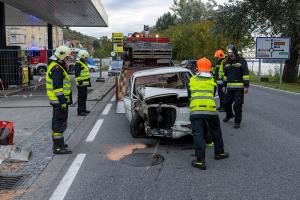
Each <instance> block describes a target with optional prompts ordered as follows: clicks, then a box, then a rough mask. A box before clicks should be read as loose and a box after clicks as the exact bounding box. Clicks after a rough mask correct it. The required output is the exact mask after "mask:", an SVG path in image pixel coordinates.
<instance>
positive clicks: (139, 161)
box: [121, 153, 164, 167]
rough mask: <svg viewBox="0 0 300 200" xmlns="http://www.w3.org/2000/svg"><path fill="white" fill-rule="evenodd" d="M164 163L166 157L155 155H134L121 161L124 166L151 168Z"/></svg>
mask: <svg viewBox="0 0 300 200" xmlns="http://www.w3.org/2000/svg"><path fill="white" fill-rule="evenodd" d="M163 161H164V157H163V156H162V155H160V154H153V153H134V154H131V155H128V156H126V157H124V158H123V159H122V160H121V162H122V163H123V164H125V165H129V166H133V167H150V166H154V165H158V164H160V163H162V162H163Z"/></svg>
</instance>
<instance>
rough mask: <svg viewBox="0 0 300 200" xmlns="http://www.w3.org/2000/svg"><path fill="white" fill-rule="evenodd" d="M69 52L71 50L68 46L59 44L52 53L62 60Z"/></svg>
mask: <svg viewBox="0 0 300 200" xmlns="http://www.w3.org/2000/svg"><path fill="white" fill-rule="evenodd" d="M70 54H71V50H70V48H69V47H66V46H59V47H58V48H57V49H56V50H55V53H54V55H55V56H56V57H57V58H58V59H59V60H63V59H65V58H66V57H67V56H70Z"/></svg>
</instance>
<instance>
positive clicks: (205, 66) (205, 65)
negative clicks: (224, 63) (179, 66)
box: [197, 57, 211, 72]
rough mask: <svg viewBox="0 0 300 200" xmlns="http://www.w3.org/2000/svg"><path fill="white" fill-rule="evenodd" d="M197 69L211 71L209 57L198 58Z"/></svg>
mask: <svg viewBox="0 0 300 200" xmlns="http://www.w3.org/2000/svg"><path fill="white" fill-rule="evenodd" d="M197 69H198V72H210V70H211V62H210V60H208V59H207V58H205V57H204V58H201V59H199V60H197Z"/></svg>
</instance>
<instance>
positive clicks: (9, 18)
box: [0, 0, 108, 27]
mask: <svg viewBox="0 0 300 200" xmlns="http://www.w3.org/2000/svg"><path fill="white" fill-rule="evenodd" d="M0 1H1V2H4V3H5V19H6V20H5V21H6V22H5V24H6V26H46V25H47V24H52V25H55V26H61V27H63V26H69V27H70V26H72V27H107V26H108V16H107V13H106V11H105V9H104V7H103V5H102V3H101V1H100V0H0Z"/></svg>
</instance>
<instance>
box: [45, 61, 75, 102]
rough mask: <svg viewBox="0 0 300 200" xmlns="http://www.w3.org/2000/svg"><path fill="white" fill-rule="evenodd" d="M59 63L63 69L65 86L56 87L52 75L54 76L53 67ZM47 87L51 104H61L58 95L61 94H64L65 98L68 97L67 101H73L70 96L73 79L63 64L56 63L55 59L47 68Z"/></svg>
mask: <svg viewBox="0 0 300 200" xmlns="http://www.w3.org/2000/svg"><path fill="white" fill-rule="evenodd" d="M57 65H58V66H59V67H60V68H61V69H62V71H63V77H64V78H63V87H62V88H56V89H54V86H53V79H52V78H51V77H52V69H53V68H54V67H55V66H57ZM46 89H47V96H48V98H49V101H50V103H51V104H59V101H58V96H60V95H64V96H65V98H66V99H67V103H70V101H71V97H70V96H71V79H70V76H69V74H68V73H67V72H66V70H65V69H64V68H63V67H62V66H60V65H59V64H58V63H56V62H54V61H52V62H51V63H50V65H49V66H48V68H47V73H46Z"/></svg>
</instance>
